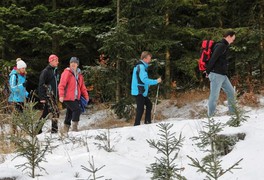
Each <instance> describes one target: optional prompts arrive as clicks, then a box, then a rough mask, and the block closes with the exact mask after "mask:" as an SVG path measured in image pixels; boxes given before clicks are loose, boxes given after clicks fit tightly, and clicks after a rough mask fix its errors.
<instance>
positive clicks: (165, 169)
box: [147, 123, 186, 180]
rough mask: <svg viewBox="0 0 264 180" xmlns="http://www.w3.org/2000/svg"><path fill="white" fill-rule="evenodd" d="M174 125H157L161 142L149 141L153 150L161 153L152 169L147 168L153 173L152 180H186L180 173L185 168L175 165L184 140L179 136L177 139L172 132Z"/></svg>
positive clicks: (148, 171) (151, 166)
mask: <svg viewBox="0 0 264 180" xmlns="http://www.w3.org/2000/svg"><path fill="white" fill-rule="evenodd" d="M172 126H173V124H170V123H160V124H158V125H157V127H158V128H159V132H160V133H159V134H158V135H159V137H160V139H159V140H157V141H156V140H147V142H148V143H149V145H150V147H151V148H155V149H157V152H158V153H161V154H162V156H161V157H155V159H156V162H155V163H152V164H151V165H150V167H147V173H152V178H151V179H153V180H154V179H162V180H173V179H175V178H177V179H181V180H185V179H186V178H185V177H184V176H182V175H181V174H180V173H181V171H183V170H184V168H178V167H177V164H175V161H176V159H177V158H178V155H179V151H180V148H181V147H182V142H183V140H184V138H183V137H182V136H181V134H180V135H179V138H178V139H177V138H176V137H175V134H176V133H172V132H171V131H170V130H171V128H172Z"/></svg>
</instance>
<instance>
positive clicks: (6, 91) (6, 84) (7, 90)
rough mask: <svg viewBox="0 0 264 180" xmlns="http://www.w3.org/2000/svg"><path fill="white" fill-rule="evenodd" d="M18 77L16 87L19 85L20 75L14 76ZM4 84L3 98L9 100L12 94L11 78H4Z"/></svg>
mask: <svg viewBox="0 0 264 180" xmlns="http://www.w3.org/2000/svg"><path fill="white" fill-rule="evenodd" d="M14 75H15V76H16V85H17V84H18V75H17V74H14ZM3 80H4V81H3V84H2V86H3V87H2V92H1V93H2V96H3V97H5V98H8V97H9V95H10V94H11V88H10V85H9V78H3Z"/></svg>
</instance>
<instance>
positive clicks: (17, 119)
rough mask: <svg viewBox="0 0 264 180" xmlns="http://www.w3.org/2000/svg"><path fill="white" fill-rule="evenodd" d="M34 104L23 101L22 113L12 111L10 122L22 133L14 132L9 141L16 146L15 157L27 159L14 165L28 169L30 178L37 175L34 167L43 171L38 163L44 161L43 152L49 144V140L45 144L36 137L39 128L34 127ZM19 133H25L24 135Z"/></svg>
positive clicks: (35, 117) (46, 150) (35, 114)
mask: <svg viewBox="0 0 264 180" xmlns="http://www.w3.org/2000/svg"><path fill="white" fill-rule="evenodd" d="M35 104H36V103H33V102H28V103H25V104H24V108H23V113H20V112H14V114H13V118H12V123H13V125H15V126H17V127H18V128H19V129H18V130H21V132H22V133H15V134H13V135H12V136H11V142H13V143H14V144H15V146H16V153H17V156H16V157H15V158H17V157H24V158H25V159H26V160H27V162H25V163H23V164H19V165H16V167H18V168H23V171H25V170H27V169H29V170H30V172H28V173H29V175H30V176H31V177H32V178H35V177H36V176H37V175H39V174H37V173H36V169H39V170H44V171H45V169H44V168H43V167H41V166H40V163H41V162H46V159H45V154H46V153H47V152H48V150H49V144H50V143H49V140H47V141H46V144H45V143H44V144H43V143H40V142H39V140H38V138H37V134H38V132H39V128H36V124H37V121H38V111H37V110H35V109H34V106H35ZM42 123H44V121H43V122H42ZM39 127H42V126H39ZM21 134H25V136H23V135H21Z"/></svg>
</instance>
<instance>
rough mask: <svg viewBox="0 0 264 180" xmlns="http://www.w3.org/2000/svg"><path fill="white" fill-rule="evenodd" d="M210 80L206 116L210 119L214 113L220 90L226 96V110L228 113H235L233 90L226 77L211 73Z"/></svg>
mask: <svg viewBox="0 0 264 180" xmlns="http://www.w3.org/2000/svg"><path fill="white" fill-rule="evenodd" d="M209 80H210V96H209V100H208V116H209V117H211V116H213V115H214V113H215V109H216V105H217V100H218V98H219V94H220V90H221V88H222V89H223V90H224V92H225V93H226V95H227V100H228V110H229V112H230V113H234V111H235V90H234V88H233V86H232V84H231V83H230V81H229V79H228V77H227V76H226V75H221V74H217V73H213V72H211V73H210V74H209Z"/></svg>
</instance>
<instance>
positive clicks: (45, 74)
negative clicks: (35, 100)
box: [38, 54, 59, 134]
mask: <svg viewBox="0 0 264 180" xmlns="http://www.w3.org/2000/svg"><path fill="white" fill-rule="evenodd" d="M48 61H49V65H48V66H47V67H46V68H45V69H43V70H42V72H41V74H40V77H39V86H38V92H39V98H40V102H41V103H42V104H43V106H44V108H43V112H42V115H41V117H40V120H42V119H45V118H46V117H47V115H48V114H49V113H52V112H51V111H54V110H55V109H54V108H55V107H51V104H50V103H48V102H50V99H48V98H51V97H50V95H49V94H48V91H50V92H52V93H53V95H54V98H55V100H54V101H57V99H58V81H59V75H58V71H57V67H58V64H59V58H58V56H56V55H55V54H51V55H50V56H49V59H48ZM53 105H54V106H57V104H53ZM57 118H58V117H57ZM57 132H58V121H57V119H54V118H52V123H51V133H57ZM40 133H42V129H40V131H39V134H40Z"/></svg>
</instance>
